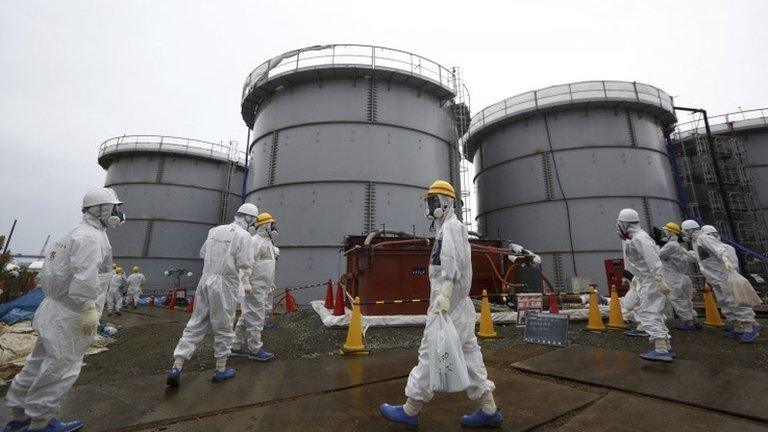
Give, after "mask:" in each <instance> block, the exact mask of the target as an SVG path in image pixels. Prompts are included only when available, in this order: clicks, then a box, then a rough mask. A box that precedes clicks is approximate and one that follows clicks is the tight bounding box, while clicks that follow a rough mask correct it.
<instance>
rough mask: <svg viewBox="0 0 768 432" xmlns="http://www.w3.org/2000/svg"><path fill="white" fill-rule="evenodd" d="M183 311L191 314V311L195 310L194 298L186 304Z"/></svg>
mask: <svg viewBox="0 0 768 432" xmlns="http://www.w3.org/2000/svg"><path fill="white" fill-rule="evenodd" d="M184 310H185V311H186V312H189V313H192V311H194V310H195V296H192V300H190V301H189V303H187V308H186V309H184Z"/></svg>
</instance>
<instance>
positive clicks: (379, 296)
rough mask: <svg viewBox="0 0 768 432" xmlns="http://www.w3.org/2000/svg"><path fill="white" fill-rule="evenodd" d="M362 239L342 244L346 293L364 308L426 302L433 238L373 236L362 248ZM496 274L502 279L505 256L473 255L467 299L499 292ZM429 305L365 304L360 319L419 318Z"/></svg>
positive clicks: (492, 243) (481, 242) (483, 242)
mask: <svg viewBox="0 0 768 432" xmlns="http://www.w3.org/2000/svg"><path fill="white" fill-rule="evenodd" d="M364 243H365V237H364V236H348V237H347V238H346V241H345V250H346V251H347V252H346V257H347V273H346V275H345V278H346V281H347V289H348V290H349V292H351V293H352V295H353V296H359V297H360V301H361V302H362V303H367V302H375V301H380V300H384V301H393V300H411V299H428V298H429V275H428V272H429V255H430V252H431V251H432V239H425V238H421V237H374V238H373V239H372V241H371V242H370V244H368V245H365V244H364ZM470 243H472V244H479V245H483V246H490V247H495V248H501V242H499V241H494V240H470ZM491 263H493V265H494V266H495V267H496V270H497V271H498V272H499V273H500V274H501V275H502V276H504V274H505V273H506V270H507V264H508V263H509V260H507V259H506V258H505V256H504V255H500V254H490V253H489V254H486V253H484V252H478V251H473V252H472V274H473V282H472V290H471V292H470V294H471V295H480V294H482V291H483V290H484V289H485V290H488V292H489V293H501V285H502V284H501V281H499V279H498V278H497V277H495V272H494V270H493V268H492V267H491ZM428 304H429V302H428V301H422V302H420V303H397V304H381V305H363V306H361V311H362V313H363V315H417V314H424V313H426V311H427V306H428Z"/></svg>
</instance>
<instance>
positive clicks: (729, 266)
mask: <svg viewBox="0 0 768 432" xmlns="http://www.w3.org/2000/svg"><path fill="white" fill-rule="evenodd" d="M723 265H724V266H725V271H727V272H728V273H733V270H734V268H733V264H732V263H731V260H729V259H728V258H726V259H724V260H723Z"/></svg>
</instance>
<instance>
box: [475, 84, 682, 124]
mask: <svg viewBox="0 0 768 432" xmlns="http://www.w3.org/2000/svg"><path fill="white" fill-rule="evenodd" d="M602 100H605V101H636V102H640V103H645V104H648V105H655V106H658V107H659V108H662V109H664V110H666V111H669V112H670V113H674V108H673V104H672V97H671V96H669V95H668V94H667V93H665V92H664V91H662V90H660V89H658V88H656V87H654V86H651V85H648V84H642V83H638V82H627V81H583V82H578V83H571V84H563V85H556V86H552V87H546V88H543V89H540V90H534V91H531V92H527V93H523V94H519V95H517V96H512V97H510V98H507V99H504V100H503V101H501V102H497V103H495V104H493V105H491V106H489V107H487V108H485V109H483V110H482V111H480V112H478V113H477V114H475V115H474V116H472V120H471V121H470V123H469V131H468V132H467V136H471V135H472V134H474V133H475V132H477V131H478V130H479V129H481V128H483V127H485V126H486V125H488V124H491V123H493V122H495V121H498V120H501V119H503V118H506V117H510V116H513V115H516V114H520V113H524V112H528V111H536V110H539V109H542V108H547V107H550V106H555V105H564V104H569V103H578V102H589V101H602Z"/></svg>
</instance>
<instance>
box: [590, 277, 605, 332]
mask: <svg viewBox="0 0 768 432" xmlns="http://www.w3.org/2000/svg"><path fill="white" fill-rule="evenodd" d="M587 330H589V331H603V330H605V324H603V317H602V315H600V308H599V307H598V305H597V290H596V289H595V288H594V287H591V288H590V290H589V321H588V322H587Z"/></svg>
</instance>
